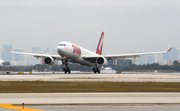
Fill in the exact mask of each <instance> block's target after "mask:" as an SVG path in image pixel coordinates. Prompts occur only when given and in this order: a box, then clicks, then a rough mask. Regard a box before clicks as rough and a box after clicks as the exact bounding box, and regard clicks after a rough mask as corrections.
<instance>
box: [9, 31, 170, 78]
mask: <svg viewBox="0 0 180 111" xmlns="http://www.w3.org/2000/svg"><path fill="white" fill-rule="evenodd" d="M103 40H104V32H102V34H101V36H100V39H99V42H98V46H97V49H96V52H92V51H90V50H88V49H85V48H83V47H81V46H78V45H76V44H74V43H71V42H67V41H63V42H60V43H59V44H58V45H57V53H58V54H59V55H48V54H34V53H23V52H14V51H11V49H10V48H9V50H10V52H11V53H16V54H25V55H32V56H34V57H36V58H43V59H44V63H45V64H47V65H53V63H54V61H55V60H61V61H62V63H63V64H64V65H65V67H64V68H63V71H64V73H65V74H66V73H69V74H70V73H71V70H70V69H69V67H68V63H69V62H72V63H78V64H81V65H86V66H91V67H93V66H94V67H93V72H94V73H100V69H99V68H98V65H107V60H117V59H123V60H125V59H127V58H129V59H130V58H131V59H132V58H133V59H134V60H135V59H136V58H137V57H140V56H141V55H151V54H159V53H165V52H169V51H170V50H171V49H172V47H171V48H170V49H169V50H168V51H160V52H148V53H134V54H113V55H102V48H103Z"/></svg>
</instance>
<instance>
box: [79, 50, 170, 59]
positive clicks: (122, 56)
mask: <svg viewBox="0 0 180 111" xmlns="http://www.w3.org/2000/svg"><path fill="white" fill-rule="evenodd" d="M171 49H172V48H170V49H169V50H168V51H160V52H147V53H134V54H114V55H86V56H82V58H83V59H85V60H87V61H89V62H93V61H96V58H98V57H105V58H106V59H107V60H116V59H124V60H125V59H127V58H136V57H140V56H142V55H152V54H160V53H166V52H169V51H171Z"/></svg>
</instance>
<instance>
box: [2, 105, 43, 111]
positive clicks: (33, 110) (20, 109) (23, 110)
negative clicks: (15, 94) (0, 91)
mask: <svg viewBox="0 0 180 111" xmlns="http://www.w3.org/2000/svg"><path fill="white" fill-rule="evenodd" d="M0 107H2V108H7V109H14V110H19V111H44V110H39V109H31V108H24V109H22V107H18V106H14V105H12V104H0Z"/></svg>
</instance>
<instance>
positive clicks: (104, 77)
mask: <svg viewBox="0 0 180 111" xmlns="http://www.w3.org/2000/svg"><path fill="white" fill-rule="evenodd" d="M0 80H1V81H111V82H180V73H150V72H144V73H142V72H123V73H120V74H93V73H92V72H82V73H73V74H64V73H59V72H58V73H55V74H53V73H52V72H51V73H50V72H45V73H44V72H42V73H39V72H38V73H33V74H29V73H25V74H17V73H12V74H1V75H0Z"/></svg>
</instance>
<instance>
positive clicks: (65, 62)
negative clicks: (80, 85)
mask: <svg viewBox="0 0 180 111" xmlns="http://www.w3.org/2000/svg"><path fill="white" fill-rule="evenodd" d="M63 64H64V65H65V67H64V68H63V71H64V73H65V74H66V73H67V72H68V73H69V74H70V73H71V70H70V69H69V67H68V63H67V60H65V61H63Z"/></svg>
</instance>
